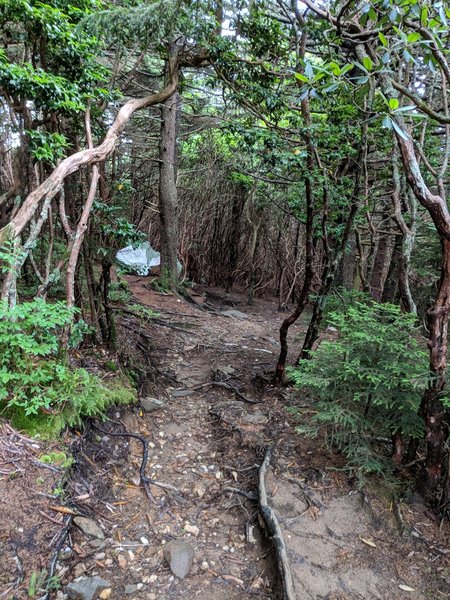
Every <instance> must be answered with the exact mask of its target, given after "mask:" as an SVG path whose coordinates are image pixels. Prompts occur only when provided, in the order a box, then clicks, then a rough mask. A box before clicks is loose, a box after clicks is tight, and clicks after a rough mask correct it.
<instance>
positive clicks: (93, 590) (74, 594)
mask: <svg viewBox="0 0 450 600" xmlns="http://www.w3.org/2000/svg"><path fill="white" fill-rule="evenodd" d="M109 587H111V583H110V582H109V581H106V579H103V578H102V577H99V576H98V575H96V576H95V577H82V578H81V579H79V580H78V581H73V582H72V583H69V585H67V586H66V593H67V595H68V596H69V598H71V599H72V600H94V598H97V596H98V594H99V593H100V592H101V591H102V590H105V589H107V588H109Z"/></svg>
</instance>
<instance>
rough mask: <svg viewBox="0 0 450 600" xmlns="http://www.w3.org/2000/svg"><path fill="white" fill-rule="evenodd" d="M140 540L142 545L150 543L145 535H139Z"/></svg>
mask: <svg viewBox="0 0 450 600" xmlns="http://www.w3.org/2000/svg"><path fill="white" fill-rule="evenodd" d="M141 542H142V544H144V546H148V545H149V544H150V542H149V541H148V539H147V538H146V537H145V536H142V537H141Z"/></svg>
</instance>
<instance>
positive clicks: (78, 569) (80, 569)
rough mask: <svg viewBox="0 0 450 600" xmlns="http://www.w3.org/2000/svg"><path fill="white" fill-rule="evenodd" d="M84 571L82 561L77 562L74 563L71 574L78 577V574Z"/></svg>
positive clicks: (84, 566)
mask: <svg viewBox="0 0 450 600" xmlns="http://www.w3.org/2000/svg"><path fill="white" fill-rule="evenodd" d="M85 572H86V565H85V564H84V563H78V564H77V565H75V568H74V570H73V574H74V576H75V578H77V577H80V575H83V573H85Z"/></svg>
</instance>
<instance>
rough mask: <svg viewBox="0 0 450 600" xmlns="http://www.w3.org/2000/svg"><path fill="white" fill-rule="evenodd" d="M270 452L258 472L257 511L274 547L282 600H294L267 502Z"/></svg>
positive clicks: (278, 531) (275, 523)
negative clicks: (281, 588)
mask: <svg viewBox="0 0 450 600" xmlns="http://www.w3.org/2000/svg"><path fill="white" fill-rule="evenodd" d="M272 452H273V447H272V446H271V447H270V448H268V450H267V452H266V455H265V457H264V460H263V463H262V465H261V469H260V470H259V485H258V492H259V510H260V513H261V516H262V518H263V520H264V523H265V524H266V527H267V531H268V532H269V534H270V536H271V538H272V541H273V543H274V545H275V551H276V555H277V559H278V566H279V569H280V573H281V579H282V581H283V595H284V600H296V598H297V596H296V594H295V590H294V581H293V579H292V571H291V567H290V564H289V558H288V555H287V550H286V544H285V542H284V537H283V532H282V531H281V527H280V523H279V521H278V518H277V515H276V513H275V511H274V510H273V508H272V507H271V506H269V502H268V500H267V492H266V484H265V480H266V474H267V471H268V469H269V467H270V460H271V458H272Z"/></svg>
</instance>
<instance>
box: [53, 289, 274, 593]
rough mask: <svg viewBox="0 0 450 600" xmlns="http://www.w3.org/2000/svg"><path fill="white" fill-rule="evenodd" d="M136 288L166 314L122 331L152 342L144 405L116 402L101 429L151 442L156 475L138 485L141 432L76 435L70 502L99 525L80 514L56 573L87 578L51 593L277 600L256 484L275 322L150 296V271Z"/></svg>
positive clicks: (131, 340)
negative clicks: (80, 438) (120, 406)
mask: <svg viewBox="0 0 450 600" xmlns="http://www.w3.org/2000/svg"><path fill="white" fill-rule="evenodd" d="M133 292H134V295H135V297H136V299H137V300H138V301H139V302H140V303H141V305H144V306H149V307H150V308H152V309H153V310H158V311H159V312H160V317H159V319H160V321H161V322H160V323H158V324H156V325H155V324H152V323H151V322H150V323H147V324H145V325H142V323H139V322H136V320H134V319H133V318H131V319H130V320H129V322H127V323H123V324H122V325H123V327H122V331H128V332H133V333H132V334H131V333H130V337H128V336H125V337H124V338H123V339H122V340H121V342H122V344H123V345H124V347H125V346H127V345H133V344H135V343H136V335H137V337H138V338H139V337H140V339H141V341H142V339H144V340H149V341H150V344H147V345H146V346H145V347H146V348H147V351H148V355H147V357H146V358H147V359H148V361H149V362H151V363H155V364H156V365H157V367H158V370H159V373H160V374H159V376H158V377H157V378H156V381H155V382H154V383H152V382H150V381H148V380H147V381H146V382H144V385H143V388H142V391H141V406H140V407H137V408H135V409H128V408H127V409H124V410H121V411H120V412H119V411H117V412H116V413H115V414H114V415H112V419H111V421H110V422H108V423H105V424H103V425H101V427H102V428H103V429H104V430H106V429H107V430H108V431H111V432H114V433H117V432H120V431H128V432H130V433H134V434H138V435H141V436H144V437H145V439H146V440H148V444H149V457H148V463H147V465H146V475H147V476H148V477H149V478H150V479H151V480H153V481H155V483H154V484H150V485H149V492H150V495H151V497H150V498H148V497H147V496H146V494H145V491H144V490H143V489H142V487H141V486H140V485H139V484H140V482H139V468H140V465H141V461H142V444H141V443H140V441H139V440H137V439H134V438H127V437H117V436H111V435H107V434H102V433H100V432H99V431H96V430H95V429H93V430H92V431H91V433H90V434H89V435H88V436H87V437H86V438H85V440H84V442H83V443H82V444H80V448H79V451H78V456H77V458H78V463H79V471H78V476H77V475H76V476H75V479H74V481H73V482H72V483H71V486H72V492H73V494H76V496H77V497H78V498H80V497H81V498H83V495H84V494H85V495H86V501H85V502H84V504H83V502H82V501H81V504H80V502H79V504H78V505H79V506H80V508H82V509H83V511H84V512H85V514H89V515H90V518H91V519H92V522H93V523H95V525H96V526H97V527H99V528H100V530H101V531H100V532H98V531H96V530H95V528H94V531H90V530H89V526H90V525H92V523H90V522H87V524H88V525H87V528H86V523H80V522H79V520H78V521H77V518H75V520H74V525H75V527H74V528H73V533H72V538H73V539H72V547H73V549H74V551H73V553H72V554H71V556H70V558H69V559H68V564H67V567H66V569H67V572H66V573H65V574H64V573H63V576H64V577H65V578H71V579H76V578H77V577H85V578H89V579H86V580H84V581H83V579H82V580H81V585H80V583H79V582H78V583H77V582H75V583H71V584H69V586H68V587H66V588H65V592H59V597H64V596H65V594H68V595H69V597H73V598H83V599H84V600H90V598H96V597H97V595H96V594H97V593H98V594H99V597H100V598H107V597H109V598H111V599H112V600H115V599H123V598H130V600H134V599H136V600H138V599H140V598H142V599H143V598H145V599H146V600H166V599H169V598H185V597H195V598H198V599H199V600H211V599H214V600H221V599H222V598H223V599H225V598H226V599H227V600H234V599H236V600H237V599H241V598H251V597H257V598H261V599H275V598H277V597H278V595H279V594H278V591H277V590H279V589H280V586H279V585H278V576H277V570H276V567H275V568H274V564H273V554H272V548H271V546H270V544H268V543H267V541H266V540H265V536H264V534H263V532H262V530H261V528H260V526H259V522H258V517H257V510H256V503H255V499H256V495H255V494H256V490H257V475H258V469H259V465H260V462H261V457H262V456H263V453H264V450H265V448H266V447H267V445H268V444H269V443H270V440H271V434H272V433H273V432H270V435H269V432H268V430H267V426H268V423H269V421H271V422H274V415H275V414H278V416H279V417H280V418H281V417H282V414H281V412H280V406H281V405H280V396H279V395H278V394H274V395H272V397H271V399H270V401H268V398H267V397H266V398H265V400H266V401H264V402H261V401H263V400H264V396H265V395H266V396H267V393H266V392H264V389H263V387H262V385H261V382H262V377H263V374H264V371H265V370H267V369H269V368H270V366H271V365H272V364H273V361H274V357H275V352H276V348H277V344H276V323H277V322H276V319H273V322H272V323H271V324H268V323H267V321H266V318H265V314H263V311H261V310H258V308H255V309H252V311H249V312H247V313H246V314H244V313H243V312H242V307H239V311H236V310H235V309H233V308H230V307H227V309H226V310H225V311H223V313H222V314H218V313H216V312H203V311H200V310H199V309H198V308H196V307H195V306H189V305H187V304H184V303H180V301H179V300H177V299H176V298H174V297H172V296H164V295H158V294H155V293H152V292H150V291H149V290H148V289H147V288H146V287H145V280H142V282H139V280H138V281H137V282H136V281H134V282H133ZM163 322H165V323H163ZM138 328H142V329H139V331H140V333H138V334H136V330H137V329H138ZM274 328H275V329H274ZM140 334H143V336H142V335H140ZM162 382H164V383H165V385H161V383H162ZM235 389H236V390H240V391H241V393H242V394H244V395H245V396H246V397H247V399H248V400H250V401H252V402H246V401H245V400H243V399H242V397H239V396H237V395H236V393H235V391H233V390H235ZM155 400H156V401H155ZM256 402H258V403H256ZM147 411H148V412H147ZM87 495H88V496H87ZM96 576H98V577H101V578H103V580H104V582H103V584H101V585H100V584H99V580H98V579H94V578H95V577H96ZM89 582H91V583H92V587H91V588H89V585H88V588H87V590H86V589H81V588H82V586H83V585H85V584H89ZM99 585H100V587H102V586H103V587H104V586H107V587H106V588H105V589H104V590H103V591H102V590H101V589H100V587H99Z"/></svg>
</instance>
